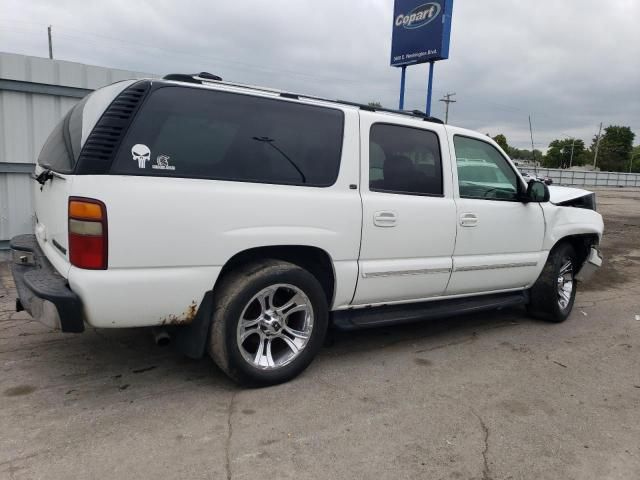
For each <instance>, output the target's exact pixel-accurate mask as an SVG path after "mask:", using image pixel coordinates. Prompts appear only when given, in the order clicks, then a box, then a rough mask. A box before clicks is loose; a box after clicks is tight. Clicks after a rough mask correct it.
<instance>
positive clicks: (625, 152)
mask: <svg viewBox="0 0 640 480" xmlns="http://www.w3.org/2000/svg"><path fill="white" fill-rule="evenodd" d="M634 138H635V134H634V133H633V132H632V131H631V128H629V127H621V126H617V125H611V126H609V127H607V128H605V130H604V135H603V136H602V139H601V140H600V146H599V148H598V160H597V165H596V166H597V167H600V170H602V171H609V172H628V171H629V162H630V160H631V152H632V150H633V139H634ZM597 143H598V138H597V137H595V138H594V139H593V145H592V147H591V149H592V150H593V151H595V147H596V144H597Z"/></svg>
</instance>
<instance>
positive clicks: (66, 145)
mask: <svg viewBox="0 0 640 480" xmlns="http://www.w3.org/2000/svg"><path fill="white" fill-rule="evenodd" d="M88 98H89V96H88V95H87V96H86V97H84V99H83V100H82V101H80V102H79V103H77V104H76V105H74V106H73V107H72V108H71V110H69V112H68V113H67V114H66V115H65V116H64V117H63V118H62V120H60V122H59V123H58V124H57V125H56V126H55V128H54V129H53V131H52V132H51V134H50V135H49V137H48V138H47V141H46V142H44V146H43V147H42V150H41V151H40V155H39V156H38V163H39V164H40V166H43V167H45V168H50V169H51V170H54V171H56V172H61V173H71V172H72V171H73V167H74V166H75V164H76V161H77V160H78V157H79V156H80V142H81V140H82V110H83V109H84V105H85V104H86V103H87V99H88Z"/></svg>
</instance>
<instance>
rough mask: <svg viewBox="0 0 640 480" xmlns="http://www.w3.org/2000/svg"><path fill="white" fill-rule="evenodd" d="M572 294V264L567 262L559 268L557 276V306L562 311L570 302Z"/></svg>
mask: <svg viewBox="0 0 640 480" xmlns="http://www.w3.org/2000/svg"><path fill="white" fill-rule="evenodd" d="M572 293H573V264H572V263H571V260H567V261H566V262H565V263H564V265H562V267H561V268H560V273H559V274H558V305H560V308H561V309H562V310H564V309H566V308H567V306H568V305H569V302H570V301H571V294H572Z"/></svg>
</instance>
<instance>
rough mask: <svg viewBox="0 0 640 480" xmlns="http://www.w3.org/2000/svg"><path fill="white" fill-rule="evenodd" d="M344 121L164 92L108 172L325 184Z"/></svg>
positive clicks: (302, 108)
mask: <svg viewBox="0 0 640 480" xmlns="http://www.w3.org/2000/svg"><path fill="white" fill-rule="evenodd" d="M343 122H344V120H343V114H342V112H341V111H340V110H334V109H330V108H323V107H316V106H310V105H302V104H298V103H293V102H286V101H279V100H274V99H268V98H260V97H252V96H249V95H240V94H234V93H226V92H218V91H212V90H203V89H195V88H183V87H164V88H160V89H158V90H156V91H155V92H154V93H152V94H151V97H150V98H149V99H148V100H147V102H145V104H144V105H143V106H142V108H141V110H140V112H139V113H138V115H137V116H136V119H135V121H134V123H133V124H132V126H131V128H130V129H129V132H128V133H127V135H126V137H125V139H124V141H123V144H122V146H121V148H120V150H119V152H118V155H117V158H116V161H115V163H114V167H113V169H112V173H116V174H125V175H157V176H171V177H189V178H209V179H219V180H234V181H248V182H262V183H278V184H295V185H310V186H329V185H332V184H333V183H334V182H335V180H336V178H337V176H338V169H339V166H340V153H341V149H342V131H343Z"/></svg>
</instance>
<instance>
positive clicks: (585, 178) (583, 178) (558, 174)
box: [520, 167, 640, 187]
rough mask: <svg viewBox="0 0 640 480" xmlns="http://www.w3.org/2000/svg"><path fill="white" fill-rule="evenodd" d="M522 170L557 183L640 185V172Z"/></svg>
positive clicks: (553, 169) (613, 185)
mask: <svg viewBox="0 0 640 480" xmlns="http://www.w3.org/2000/svg"><path fill="white" fill-rule="evenodd" d="M520 171H521V172H523V173H528V174H530V175H538V176H539V177H543V176H547V177H550V178H551V179H552V180H553V183H554V184H556V185H575V186H581V187H583V186H588V187H640V173H621V172H587V171H581V170H562V169H559V168H538V169H534V168H531V167H520Z"/></svg>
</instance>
